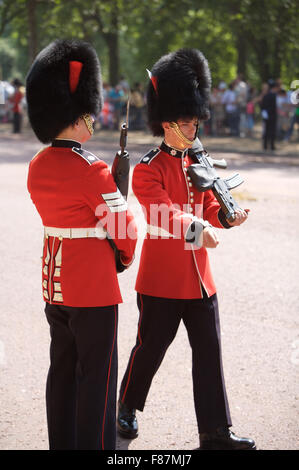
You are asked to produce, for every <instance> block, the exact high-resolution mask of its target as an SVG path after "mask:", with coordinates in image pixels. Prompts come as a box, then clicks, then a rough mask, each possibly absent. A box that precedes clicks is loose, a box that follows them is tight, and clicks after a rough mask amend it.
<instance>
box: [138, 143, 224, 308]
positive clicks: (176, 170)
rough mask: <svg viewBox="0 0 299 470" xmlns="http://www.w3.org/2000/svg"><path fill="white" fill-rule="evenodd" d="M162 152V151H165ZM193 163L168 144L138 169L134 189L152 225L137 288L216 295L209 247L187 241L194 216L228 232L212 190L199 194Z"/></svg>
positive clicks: (167, 294)
mask: <svg viewBox="0 0 299 470" xmlns="http://www.w3.org/2000/svg"><path fill="white" fill-rule="evenodd" d="M162 149H163V150H162ZM192 163H194V161H193V160H192V159H191V157H189V156H188V154H187V152H186V151H185V152H178V151H175V150H174V149H171V148H170V147H167V146H166V145H165V144H164V143H163V144H162V146H161V148H158V149H155V150H152V151H151V152H149V153H148V154H147V155H145V156H144V157H143V158H142V160H141V161H140V163H139V164H137V165H136V167H135V169H134V173H133V182H132V187H133V191H134V193H135V195H136V197H137V198H138V200H139V202H140V204H141V206H142V208H143V211H144V212H145V217H146V221H147V235H146V237H145V240H144V242H143V247H142V253H141V259H140V265H139V271H138V275H137V280H136V290H137V292H139V293H141V294H146V295H151V296H156V297H166V298H174V299H194V298H202V295H203V294H202V287H203V288H204V289H205V290H206V292H207V294H208V296H211V295H213V294H214V293H215V292H216V288H215V284H214V281H213V277H212V273H211V269H210V264H209V258H208V253H207V250H206V248H198V247H197V246H195V245H193V244H191V243H187V242H186V241H185V234H186V231H187V229H188V228H189V226H190V224H191V223H192V221H193V218H194V216H196V217H198V218H203V219H204V220H207V221H209V222H210V223H211V224H212V225H213V226H214V227H218V228H224V227H225V228H228V227H229V225H228V224H227V223H226V221H225V218H224V214H223V212H222V210H221V209H220V205H219V203H218V201H217V200H216V198H215V197H214V194H213V192H212V191H211V190H209V191H206V192H202V193H201V192H199V191H198V190H196V188H195V187H194V186H193V185H192V182H191V180H190V178H189V177H188V175H187V173H186V168H187V167H188V166H189V165H190V164H192Z"/></svg>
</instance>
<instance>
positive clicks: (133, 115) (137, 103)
mask: <svg viewBox="0 0 299 470" xmlns="http://www.w3.org/2000/svg"><path fill="white" fill-rule="evenodd" d="M144 108H145V99H144V93H143V90H142V87H141V84H140V83H135V85H134V88H133V89H132V90H131V95H130V129H133V130H134V129H135V130H140V129H143V128H144V121H143V112H144Z"/></svg>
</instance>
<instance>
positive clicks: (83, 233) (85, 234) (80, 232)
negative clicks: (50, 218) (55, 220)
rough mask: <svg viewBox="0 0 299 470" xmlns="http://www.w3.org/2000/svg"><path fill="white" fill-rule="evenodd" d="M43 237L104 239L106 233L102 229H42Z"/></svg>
mask: <svg viewBox="0 0 299 470" xmlns="http://www.w3.org/2000/svg"><path fill="white" fill-rule="evenodd" d="M44 231H45V237H46V236H48V237H57V238H69V239H72V238H100V239H103V238H106V237H107V232H106V230H104V228H103V227H91V228H58V227H44Z"/></svg>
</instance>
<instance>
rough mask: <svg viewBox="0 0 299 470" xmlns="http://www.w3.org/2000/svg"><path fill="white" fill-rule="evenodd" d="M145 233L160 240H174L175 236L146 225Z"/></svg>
mask: <svg viewBox="0 0 299 470" xmlns="http://www.w3.org/2000/svg"><path fill="white" fill-rule="evenodd" d="M146 229H147V230H146V231H147V233H148V234H149V235H153V236H155V237H162V238H175V235H173V234H172V233H170V232H168V231H167V230H165V229H164V228H162V227H157V226H156V225H150V224H147V227H146Z"/></svg>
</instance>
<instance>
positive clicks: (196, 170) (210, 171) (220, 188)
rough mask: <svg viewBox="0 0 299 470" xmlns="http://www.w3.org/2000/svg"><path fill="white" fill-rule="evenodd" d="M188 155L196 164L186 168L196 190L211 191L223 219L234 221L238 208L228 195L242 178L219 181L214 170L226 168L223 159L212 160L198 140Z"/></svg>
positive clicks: (237, 175) (237, 176)
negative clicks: (223, 215)
mask: <svg viewBox="0 0 299 470" xmlns="http://www.w3.org/2000/svg"><path fill="white" fill-rule="evenodd" d="M189 155H190V156H191V157H192V158H193V160H194V161H195V162H196V163H194V164H192V165H190V166H189V167H188V168H187V173H188V175H189V176H190V178H191V180H192V181H193V183H194V185H195V187H196V189H197V190H198V191H200V192H204V191H207V190H208V189H211V190H212V191H213V193H214V195H215V197H216V199H217V201H218V202H219V204H220V206H221V208H222V210H223V212H224V214H225V217H226V219H227V220H229V221H230V222H233V221H234V220H235V212H236V210H237V209H239V208H240V206H239V205H238V204H237V202H236V201H235V200H234V198H233V197H232V195H231V194H230V190H231V189H234V188H236V187H237V186H239V185H240V184H242V183H243V181H244V180H243V178H242V177H241V176H240V175H239V173H236V174H235V175H233V176H231V177H230V178H226V179H221V178H220V177H219V176H218V175H217V172H216V170H215V168H214V167H216V168H226V167H227V163H226V161H225V160H224V159H222V160H214V159H213V158H211V157H210V156H209V154H208V153H207V152H206V150H204V148H203V147H202V144H201V142H200V140H199V139H198V138H196V139H195V141H194V143H193V145H192V148H191V149H190V150H189Z"/></svg>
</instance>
